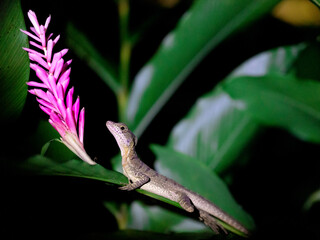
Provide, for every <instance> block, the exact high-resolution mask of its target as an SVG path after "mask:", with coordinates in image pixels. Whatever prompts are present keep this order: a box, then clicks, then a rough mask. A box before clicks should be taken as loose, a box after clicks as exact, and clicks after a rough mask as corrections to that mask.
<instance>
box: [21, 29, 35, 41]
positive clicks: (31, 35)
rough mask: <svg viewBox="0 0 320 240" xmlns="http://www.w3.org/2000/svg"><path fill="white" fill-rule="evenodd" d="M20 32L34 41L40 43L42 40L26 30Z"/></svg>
mask: <svg viewBox="0 0 320 240" xmlns="http://www.w3.org/2000/svg"><path fill="white" fill-rule="evenodd" d="M20 31H21V32H23V33H24V34H27V35H28V36H29V37H32V38H33V39H34V40H36V41H38V42H40V38H39V37H37V36H35V35H33V34H32V33H29V32H28V31H25V30H22V29H20Z"/></svg>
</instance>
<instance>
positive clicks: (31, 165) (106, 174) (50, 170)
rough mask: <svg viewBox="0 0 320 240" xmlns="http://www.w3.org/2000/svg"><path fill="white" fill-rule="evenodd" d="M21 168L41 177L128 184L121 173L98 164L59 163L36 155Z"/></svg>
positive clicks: (79, 161) (73, 161)
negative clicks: (62, 177) (63, 177)
mask: <svg viewBox="0 0 320 240" xmlns="http://www.w3.org/2000/svg"><path fill="white" fill-rule="evenodd" d="M23 167H24V168H26V169H29V170H32V171H34V172H36V173H37V174H43V175H57V176H69V177H80V178H87V179H94V180H99V181H103V182H107V183H113V184H123V183H127V182H128V181H127V178H126V177H125V176H124V175H122V174H121V173H118V172H115V171H111V170H108V169H105V168H104V167H102V166H101V165H99V164H96V165H90V164H87V163H85V162H83V161H81V160H78V159H72V160H68V161H64V162H61V161H56V160H53V159H50V158H47V157H44V156H41V155H36V156H33V157H30V158H29V159H27V161H26V162H25V163H24V164H23Z"/></svg>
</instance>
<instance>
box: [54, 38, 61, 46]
mask: <svg viewBox="0 0 320 240" xmlns="http://www.w3.org/2000/svg"><path fill="white" fill-rule="evenodd" d="M59 39H60V35H58V36H56V38H55V39H54V40H53V43H54V44H53V46H54V45H56V44H57V42H58V41H59Z"/></svg>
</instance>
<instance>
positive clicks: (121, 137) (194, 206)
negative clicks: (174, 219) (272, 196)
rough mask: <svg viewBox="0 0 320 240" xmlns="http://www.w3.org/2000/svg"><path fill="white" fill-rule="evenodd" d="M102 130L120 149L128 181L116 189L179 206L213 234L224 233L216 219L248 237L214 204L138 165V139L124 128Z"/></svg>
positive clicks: (109, 125)
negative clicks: (195, 215)
mask: <svg viewBox="0 0 320 240" xmlns="http://www.w3.org/2000/svg"><path fill="white" fill-rule="evenodd" d="M106 126H107V128H108V130H109V131H110V132H111V134H112V135H113V136H114V138H115V140H116V142H117V144H118V146H119V148H120V151H121V156H122V168H123V173H124V175H125V176H126V177H127V178H128V180H129V183H128V184H126V185H124V186H122V187H120V188H119V189H121V190H126V191H132V190H135V189H138V188H141V189H143V190H146V191H148V192H151V193H154V194H157V195H160V196H162V197H165V198H167V199H170V200H172V201H174V202H177V203H179V204H180V206H181V207H182V209H184V210H185V211H187V212H190V213H192V212H195V211H196V210H197V211H198V217H199V219H200V221H202V222H204V224H206V225H208V226H209V227H210V228H211V229H212V230H213V231H214V232H216V233H219V230H220V229H221V230H223V231H224V232H225V233H227V232H226V230H225V229H224V228H223V227H222V226H221V224H219V223H218V222H217V221H216V218H218V219H220V220H222V221H223V222H225V223H227V224H229V225H231V226H232V227H234V228H235V229H237V230H239V231H241V232H242V233H244V234H245V235H247V236H248V235H249V231H248V230H247V229H246V228H245V227H244V226H243V225H242V224H241V223H240V222H238V221H237V220H236V219H234V218H233V217H231V216H230V215H229V214H227V213H226V212H224V211H223V210H222V209H220V208H219V207H218V206H216V205H215V204H214V203H212V202H210V201H209V200H207V199H205V198H204V197H202V196H200V195H199V194H197V193H195V192H193V191H191V190H188V189H187V188H185V187H184V186H182V185H180V184H179V183H177V182H175V181H174V180H172V179H170V178H167V177H165V176H163V175H161V174H159V173H158V172H156V171H155V170H153V169H152V168H150V167H149V166H148V165H146V164H145V163H144V162H143V161H141V160H140V158H139V157H138V155H137V153H136V150H135V147H136V145H137V142H138V138H137V137H136V136H135V135H134V134H133V133H132V132H131V131H130V130H129V128H128V126H127V125H126V124H124V123H116V122H112V121H107V123H106Z"/></svg>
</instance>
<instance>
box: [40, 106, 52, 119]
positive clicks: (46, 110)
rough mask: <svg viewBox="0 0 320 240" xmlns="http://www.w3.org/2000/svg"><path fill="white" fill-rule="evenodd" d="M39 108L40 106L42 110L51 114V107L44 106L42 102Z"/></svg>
mask: <svg viewBox="0 0 320 240" xmlns="http://www.w3.org/2000/svg"><path fill="white" fill-rule="evenodd" d="M39 108H40V109H41V110H42V111H44V112H45V113H46V114H48V115H49V116H50V114H51V109H49V108H46V107H44V106H42V105H41V104H39Z"/></svg>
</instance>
